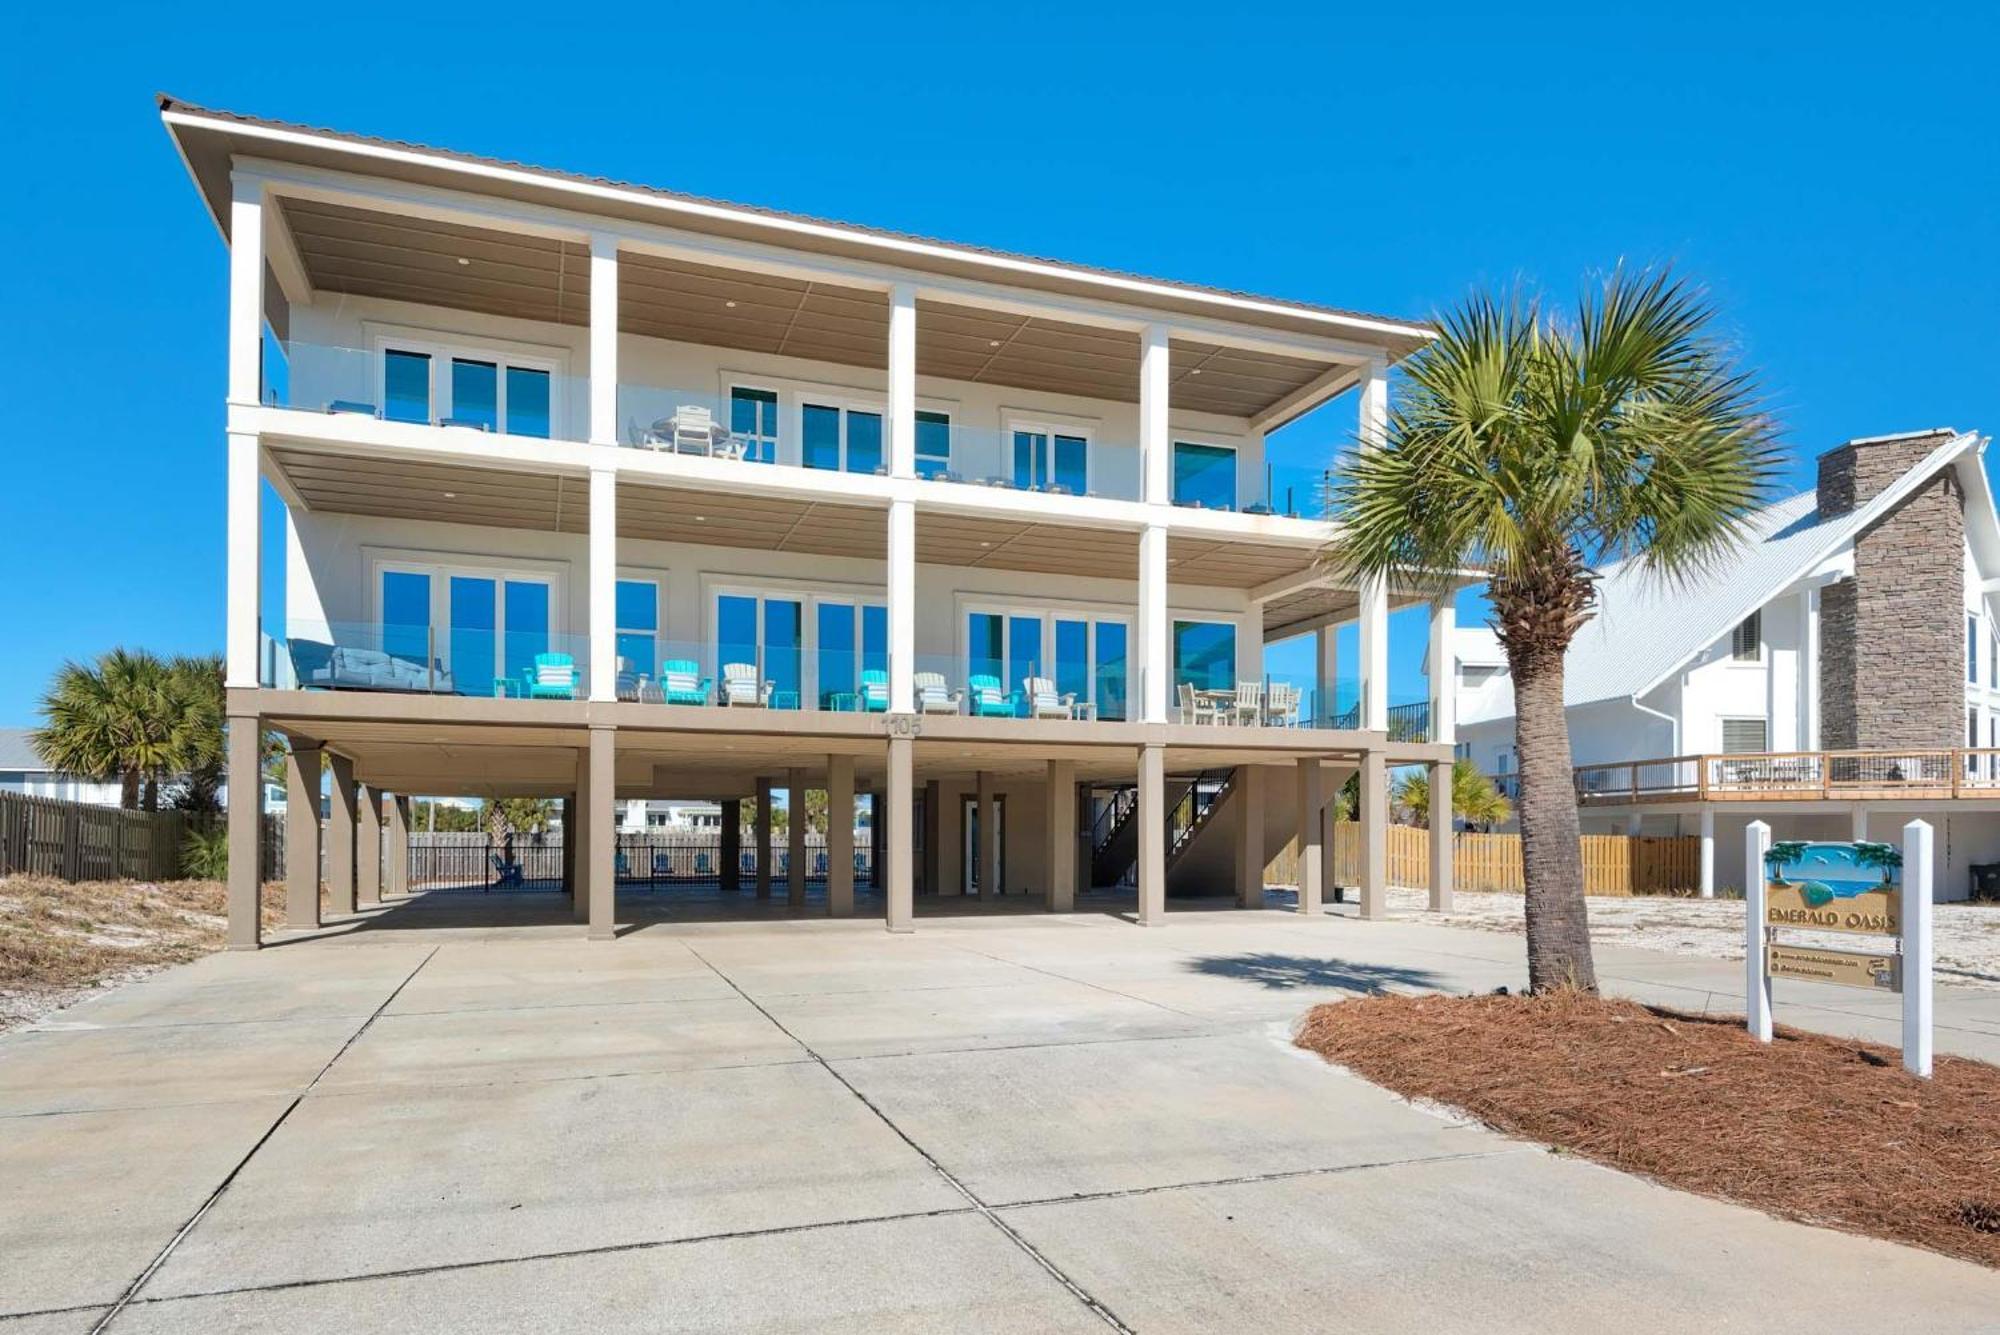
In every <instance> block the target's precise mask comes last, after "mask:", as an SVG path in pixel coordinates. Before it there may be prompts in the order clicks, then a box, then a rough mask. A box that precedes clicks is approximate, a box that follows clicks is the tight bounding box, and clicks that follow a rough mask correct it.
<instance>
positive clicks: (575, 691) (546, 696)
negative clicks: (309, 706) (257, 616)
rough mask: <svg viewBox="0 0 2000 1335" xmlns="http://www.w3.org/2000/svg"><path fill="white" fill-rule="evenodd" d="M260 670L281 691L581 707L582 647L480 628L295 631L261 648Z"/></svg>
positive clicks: (578, 641) (322, 626)
mask: <svg viewBox="0 0 2000 1335" xmlns="http://www.w3.org/2000/svg"><path fill="white" fill-rule="evenodd" d="M262 667H263V671H262V673H261V677H262V680H263V684H264V685H266V686H273V687H277V688H279V689H281V690H305V691H381V692H390V693H396V694H404V695H463V696H476V697H489V698H495V699H521V700H581V699H583V698H584V697H585V696H586V695H587V694H588V691H589V680H588V679H589V641H588V639H587V638H586V637H584V636H581V635H555V634H550V633H548V632H546V631H538V632H532V633H530V632H524V631H504V632H503V631H496V630H494V629H492V628H491V627H484V626H437V627H432V626H384V625H381V624H380V623H377V622H342V621H335V622H325V623H311V624H306V623H301V624H295V625H294V626H293V627H292V631H291V634H289V635H287V636H285V637H284V638H282V639H279V638H271V639H267V640H266V641H265V645H264V661H263V665H262Z"/></svg>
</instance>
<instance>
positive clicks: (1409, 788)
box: [1396, 760, 1514, 827]
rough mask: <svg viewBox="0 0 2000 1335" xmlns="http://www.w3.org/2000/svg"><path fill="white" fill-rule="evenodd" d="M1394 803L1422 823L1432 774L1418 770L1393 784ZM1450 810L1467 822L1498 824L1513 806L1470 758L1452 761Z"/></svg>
mask: <svg viewBox="0 0 2000 1335" xmlns="http://www.w3.org/2000/svg"><path fill="white" fill-rule="evenodd" d="M1396 803H1397V805H1399V806H1401V807H1402V808H1403V810H1405V811H1407V812H1409V813H1410V816H1411V818H1412V819H1414V820H1416V821H1417V822H1418V823H1420V824H1423V825H1426V826H1427V825H1429V824H1430V821H1431V776H1430V772H1429V771H1428V770H1421V769H1420V770H1418V771H1416V772H1415V773H1413V774H1411V775H1410V776H1409V777H1408V778H1406V779H1404V780H1403V781H1402V782H1401V783H1399V784H1397V785H1396ZM1451 810H1452V814H1453V815H1454V816H1457V817H1459V818H1461V819H1462V820H1464V821H1465V822H1466V823H1467V824H1469V825H1478V826H1482V827H1490V826H1494V825H1498V824H1499V823H1500V822H1501V821H1503V820H1506V819H1507V817H1508V816H1510V815H1512V814H1513V810H1514V808H1513V806H1512V805H1511V804H1509V803H1508V801H1507V799H1506V798H1504V797H1502V796H1500V790H1499V789H1497V788H1495V787H1494V786H1493V780H1491V779H1489V778H1487V777H1486V776H1485V775H1484V774H1482V773H1480V770H1479V767H1478V766H1477V765H1475V764H1473V763H1472V762H1471V761H1470V760H1454V761H1453V762H1452V764H1451Z"/></svg>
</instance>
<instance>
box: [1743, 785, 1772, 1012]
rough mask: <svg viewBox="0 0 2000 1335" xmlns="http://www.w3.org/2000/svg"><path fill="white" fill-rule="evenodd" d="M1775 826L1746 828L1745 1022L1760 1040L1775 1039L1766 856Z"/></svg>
mask: <svg viewBox="0 0 2000 1335" xmlns="http://www.w3.org/2000/svg"><path fill="white" fill-rule="evenodd" d="M1770 851H1771V827H1770V826H1768V825H1766V824H1765V823H1764V822H1763V821H1761V820H1753V821H1751V822H1750V824H1749V826H1748V828H1746V829H1745V830H1744V831H1743V975H1744V977H1743V1023H1744V1027H1745V1028H1747V1029H1748V1030H1749V1031H1750V1037H1752V1038H1754V1039H1756V1040H1757V1041H1758V1042H1759V1043H1769V1042H1770V1041H1771V976H1770V975H1769V974H1768V973H1766V972H1764V940H1765V936H1766V932H1765V930H1764V914H1765V907H1766V900H1767V896H1768V893H1769V892H1768V890H1767V889H1766V883H1765V880H1764V855H1765V854H1766V853H1768V852H1770Z"/></svg>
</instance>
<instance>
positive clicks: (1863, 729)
mask: <svg viewBox="0 0 2000 1335" xmlns="http://www.w3.org/2000/svg"><path fill="white" fill-rule="evenodd" d="M1985 446H1986V441H1985V439H1984V438H1982V437H1980V436H1977V435H1974V434H1972V433H1968V432H1959V431H1952V430H1943V429H1940V430H1933V431H1915V432H1909V433H1906V434H1901V435H1893V436H1876V437H1869V438H1865V439H1859V440H1851V441H1848V442H1847V443H1846V444H1844V445H1841V446H1839V447H1837V448H1835V449H1832V450H1829V451H1828V452H1827V453H1825V454H1823V455H1821V456H1820V459H1819V470H1818V485H1817V487H1816V488H1815V489H1814V490H1812V491H1806V492H1801V493H1799V494H1798V495H1796V496H1791V497H1788V498H1786V499H1784V500H1781V501H1779V502H1777V503H1776V504H1774V505H1772V506H1770V507H1769V508H1767V509H1765V510H1764V511H1762V512H1761V513H1759V514H1758V515H1757V517H1756V519H1755V521H1754V522H1753V525H1752V539H1751V541H1750V542H1749V543H1748V544H1747V545H1746V546H1745V547H1744V548H1743V549H1742V550H1741V551H1740V552H1738V553H1737V554H1735V555H1734V556H1732V557H1731V558H1730V559H1729V560H1728V561H1727V562H1725V563H1724V564H1723V565H1722V566H1721V567H1719V568H1718V569H1715V570H1713V571H1711V572H1709V573H1708V574H1707V575H1705V576H1704V577H1702V578H1701V579H1698V580H1696V581H1694V582H1692V583H1691V584H1688V585H1686V586H1683V587H1679V588H1672V587H1661V586H1659V585H1658V584H1656V583H1653V582H1649V581H1647V580H1645V579H1644V578H1642V577H1641V576H1640V575H1639V573H1638V572H1637V571H1635V570H1633V569H1630V568H1628V567H1626V566H1623V565H1616V566H1612V567H1610V568H1609V569H1607V570H1605V571H1604V572H1603V579H1602V582H1601V583H1600V584H1599V586H1598V596H1599V604H1600V606H1599V611H1598V614H1597V616H1596V617H1595V618H1593V619H1592V621H1591V622H1590V623H1589V624H1588V625H1586V626H1585V627H1584V628H1583V630H1582V631H1581V633H1579V635H1578V636H1577V639H1576V643H1575V645H1574V646H1573V647H1572V648H1571V650H1570V655H1569V659H1568V663H1567V669H1568V672H1567V680H1566V683H1565V686H1566V699H1567V702H1568V706H1569V724H1570V745H1571V748H1572V751H1573V753H1574V759H1575V762H1576V765H1577V768H1576V774H1575V781H1576V790H1577V795H1578V798H1579V800H1580V801H1581V802H1582V803H1583V805H1584V812H1583V818H1584V829H1585V831H1586V832H1587V833H1600V834H1602V833H1619V832H1631V833H1642V832H1643V833H1646V834H1672V833H1681V834H1691V835H1692V834H1699V835H1700V836H1701V838H1702V840H1703V845H1704V848H1703V866H1704V883H1705V885H1706V886H1707V887H1708V888H1710V889H1713V888H1714V887H1717V886H1720V887H1725V888H1733V887H1739V886H1740V885H1741V882H1742V875H1743V865H1742V863H1743V859H1742V857H1741V852H1740V850H1741V849H1742V846H1743V845H1742V832H1743V827H1744V826H1745V825H1746V824H1747V823H1748V822H1749V821H1751V820H1763V821H1767V822H1769V823H1770V825H1771V827H1772V829H1773V831H1774V832H1775V834H1776V836H1777V837H1778V838H1780V839H1847V838H1874V839H1878V840H1891V841H1893V840H1895V839H1896V838H1897V837H1898V834H1897V832H1898V831H1899V830H1900V828H1901V827H1902V825H1903V824H1905V823H1906V822H1908V821H1909V820H1910V819H1912V818H1913V817H1915V816H1922V817H1923V818H1924V819H1925V820H1927V821H1929V822H1930V823H1931V824H1932V825H1933V826H1934V827H1935V828H1936V830H1937V839H1936V848H1937V858H1938V865H1937V867H1936V869H1935V870H1936V884H1937V887H1938V894H1939V897H1940V898H1945V899H1964V898H1967V897H1968V896H1970V895H1971V894H1973V893H1974V891H1975V879H1976V878H1975V868H1977V867H1980V866H1983V865H1984V864H1987V863H2000V618H1996V607H2000V603H1996V596H1997V595H2000V521H1996V518H1995V514H1994V502H1993V493H1992V490H1991V488H1990V487H1989V485H1988V482H1987V477H1986V469H1985V462H1984V457H1983V456H1984V451H1985ZM1455 666H1456V675H1457V689H1458V710H1459V713H1458V723H1459V732H1458V747H1459V750H1460V753H1461V754H1463V755H1467V756H1470V757H1471V758H1472V759H1473V760H1474V761H1475V762H1476V763H1477V764H1478V765H1479V766H1480V767H1481V768H1482V769H1484V770H1486V771H1487V772H1488V773H1491V774H1494V775H1497V776H1499V777H1500V779H1501V782H1502V783H1503V785H1508V786H1511V782H1512V775H1513V772H1514V770H1515V768H1516V766H1515V764H1514V755H1513V745H1514V740H1513V729H1514V719H1513V712H1514V705H1513V691H1512V686H1511V683H1510V682H1509V680H1508V677H1507V673H1506V666H1505V657H1504V655H1502V654H1501V653H1500V652H1499V646H1498V644H1497V642H1496V641H1495V640H1494V637H1493V634H1492V632H1491V631H1490V630H1474V629H1470V628H1468V629H1465V630H1461V631H1459V632H1458V633H1457V636H1456V654H1455Z"/></svg>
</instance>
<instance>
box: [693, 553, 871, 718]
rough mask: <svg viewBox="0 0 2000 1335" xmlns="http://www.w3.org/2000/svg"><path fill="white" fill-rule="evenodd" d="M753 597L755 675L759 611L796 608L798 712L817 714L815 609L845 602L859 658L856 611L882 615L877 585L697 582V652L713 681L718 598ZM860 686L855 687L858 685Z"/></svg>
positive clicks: (760, 664)
mask: <svg viewBox="0 0 2000 1335" xmlns="http://www.w3.org/2000/svg"><path fill="white" fill-rule="evenodd" d="M726 597H727V598H755V599H756V600H757V603H758V607H757V676H758V679H759V680H760V681H761V680H763V678H764V676H765V667H764V651H765V649H764V608H763V604H764V602H765V601H766V600H767V599H776V600H778V601H780V602H796V603H797V604H799V619H800V624H799V653H800V655H801V656H802V661H801V663H800V665H799V708H800V709H801V710H806V709H807V708H808V706H807V703H806V702H807V701H808V700H810V701H814V702H815V703H814V704H813V705H812V706H810V708H813V709H817V708H818V707H819V706H818V704H817V701H818V700H819V698H820V694H821V692H820V681H819V608H820V604H821V603H847V604H849V605H851V606H852V607H853V608H854V609H855V611H854V632H855V637H854V644H855V655H856V657H857V658H859V657H860V656H861V655H862V653H863V650H862V647H861V645H862V640H861V608H863V607H880V608H882V609H883V613H884V615H885V616H886V615H887V612H888V606H889V604H888V600H887V599H886V598H884V597H883V596H882V590H881V587H880V586H879V585H873V584H839V583H828V582H815V581H806V580H784V579H771V580H760V581H756V582H752V583H745V582H742V581H740V580H736V579H727V578H725V579H713V578H709V577H706V576H704V577H703V579H702V581H701V603H702V618H703V623H702V637H701V651H702V655H703V657H702V662H703V665H704V670H705V671H707V672H708V673H709V674H710V675H711V676H713V677H715V678H716V679H717V680H720V679H721V676H722V663H721V654H722V640H721V628H722V599H724V598H726ZM858 684H859V683H858V682H857V685H858Z"/></svg>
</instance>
